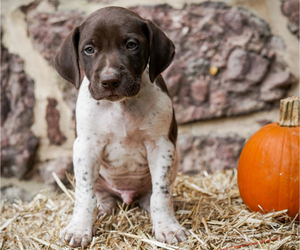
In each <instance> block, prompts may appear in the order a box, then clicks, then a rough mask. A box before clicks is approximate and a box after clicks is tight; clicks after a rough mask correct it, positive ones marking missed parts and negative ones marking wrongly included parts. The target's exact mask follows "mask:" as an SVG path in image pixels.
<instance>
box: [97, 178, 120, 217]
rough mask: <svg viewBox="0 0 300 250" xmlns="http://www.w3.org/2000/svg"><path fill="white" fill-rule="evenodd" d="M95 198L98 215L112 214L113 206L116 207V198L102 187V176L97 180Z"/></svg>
mask: <svg viewBox="0 0 300 250" xmlns="http://www.w3.org/2000/svg"><path fill="white" fill-rule="evenodd" d="M96 199H97V208H98V214H97V215H98V217H100V216H102V215H104V214H105V215H106V216H109V215H111V214H112V210H113V208H116V198H115V197H113V196H112V195H111V193H109V191H107V190H106V189H105V188H104V187H103V180H102V178H98V180H97V188H96Z"/></svg>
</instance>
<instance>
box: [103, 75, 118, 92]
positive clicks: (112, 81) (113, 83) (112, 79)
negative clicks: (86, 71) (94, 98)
mask: <svg viewBox="0 0 300 250" xmlns="http://www.w3.org/2000/svg"><path fill="white" fill-rule="evenodd" d="M119 85H120V79H119V78H118V77H117V76H116V75H109V74H105V75H103V76H102V77H101V86H102V87H103V88H105V89H109V90H113V89H116V88H117V87H118V86H119Z"/></svg>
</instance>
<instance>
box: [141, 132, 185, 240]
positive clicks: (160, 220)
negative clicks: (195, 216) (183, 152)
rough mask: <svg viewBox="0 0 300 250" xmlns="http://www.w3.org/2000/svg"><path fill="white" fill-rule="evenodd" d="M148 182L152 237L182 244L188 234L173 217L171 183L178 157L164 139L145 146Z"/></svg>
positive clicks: (173, 148) (166, 139) (172, 146)
mask: <svg viewBox="0 0 300 250" xmlns="http://www.w3.org/2000/svg"><path fill="white" fill-rule="evenodd" d="M146 147H147V153H148V162H149V167H150V172H151V179H152V190H153V191H152V195H151V201H150V211H151V218H152V223H153V232H154V233H155V238H156V239H157V240H158V241H161V242H170V241H171V243H175V242H177V241H184V240H186V237H187V236H188V235H189V234H190V233H189V232H188V231H187V230H186V229H185V228H184V227H180V224H179V222H178V221H177V220H176V218H175V214H174V209H173V201H172V182H173V181H174V179H175V177H176V174H177V170H178V154H177V151H176V148H175V146H174V144H173V143H172V142H170V141H169V140H168V138H160V139H158V140H157V141H156V142H155V143H149V144H147V145H146Z"/></svg>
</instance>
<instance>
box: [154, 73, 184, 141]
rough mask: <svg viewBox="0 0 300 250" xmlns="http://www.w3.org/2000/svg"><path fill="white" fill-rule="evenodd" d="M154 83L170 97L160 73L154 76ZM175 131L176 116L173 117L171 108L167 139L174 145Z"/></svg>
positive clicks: (175, 139)
mask: <svg viewBox="0 0 300 250" xmlns="http://www.w3.org/2000/svg"><path fill="white" fill-rule="evenodd" d="M155 84H156V85H157V86H158V87H159V88H160V89H161V90H162V92H164V93H166V94H167V95H168V96H169V97H170V94H169V91H168V88H167V85H166V82H165V80H164V79H163V77H162V75H158V76H157V77H156V79H155ZM177 133H178V131H177V122H176V118H175V111H174V109H173V118H172V122H171V125H170V130H169V139H170V141H171V142H172V143H173V144H174V145H176V141H177Z"/></svg>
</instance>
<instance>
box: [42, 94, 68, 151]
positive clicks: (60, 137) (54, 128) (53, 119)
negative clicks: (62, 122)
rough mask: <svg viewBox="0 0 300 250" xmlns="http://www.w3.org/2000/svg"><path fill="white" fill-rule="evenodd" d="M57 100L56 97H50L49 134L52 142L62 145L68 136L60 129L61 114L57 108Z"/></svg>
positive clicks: (48, 109) (47, 116)
mask: <svg viewBox="0 0 300 250" xmlns="http://www.w3.org/2000/svg"><path fill="white" fill-rule="evenodd" d="M56 106H57V101H56V99H54V98H48V106H47V110H46V121H47V134H48V139H49V141H50V143H51V144H55V145H61V144H63V143H64V142H65V141H66V139H67V138H66V137H65V136H64V134H63V133H62V132H61V131H60V128H59V118H60V114H59V111H58V109H57V108H56Z"/></svg>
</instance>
